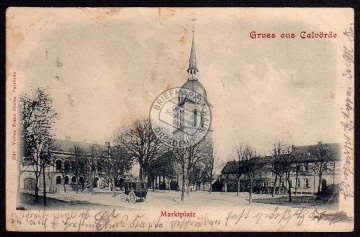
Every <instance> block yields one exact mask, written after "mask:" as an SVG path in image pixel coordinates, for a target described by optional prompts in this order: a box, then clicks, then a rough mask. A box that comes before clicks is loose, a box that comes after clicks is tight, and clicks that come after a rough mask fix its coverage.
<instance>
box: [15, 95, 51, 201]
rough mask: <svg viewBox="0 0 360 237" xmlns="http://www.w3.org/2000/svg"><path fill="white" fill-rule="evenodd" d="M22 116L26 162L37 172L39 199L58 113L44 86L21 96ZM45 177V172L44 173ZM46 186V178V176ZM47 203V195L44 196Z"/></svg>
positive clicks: (36, 193)
mask: <svg viewBox="0 0 360 237" xmlns="http://www.w3.org/2000/svg"><path fill="white" fill-rule="evenodd" d="M20 116H21V129H22V132H21V134H22V140H23V145H24V147H23V149H24V159H25V160H24V161H25V162H23V164H24V163H26V164H27V165H31V166H32V167H33V170H34V174H35V201H36V202H38V201H39V185H38V184H39V177H40V173H41V171H43V172H44V171H45V167H46V166H47V165H48V164H49V162H50V159H49V150H50V147H49V146H50V144H51V137H52V134H51V131H52V129H53V125H54V123H55V119H56V116H57V113H56V112H55V111H54V109H53V106H52V99H51V98H50V96H49V95H48V94H47V93H46V92H45V90H44V89H42V88H37V89H36V90H35V93H34V95H33V97H32V98H30V97H29V96H28V95H23V96H21V98H20ZM44 177H45V174H44ZM44 187H45V178H44ZM45 192H46V188H44V195H46V194H45ZM44 204H46V196H45V198H44Z"/></svg>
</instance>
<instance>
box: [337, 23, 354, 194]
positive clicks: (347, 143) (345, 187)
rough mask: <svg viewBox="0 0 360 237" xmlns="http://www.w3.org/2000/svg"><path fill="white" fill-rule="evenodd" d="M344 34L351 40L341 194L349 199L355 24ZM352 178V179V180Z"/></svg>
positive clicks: (343, 109) (347, 51)
mask: <svg viewBox="0 0 360 237" xmlns="http://www.w3.org/2000/svg"><path fill="white" fill-rule="evenodd" d="M343 34H344V35H345V36H346V38H347V39H348V40H349V42H350V44H349V45H346V46H345V45H344V46H343V55H342V56H343V59H344V65H345V70H344V72H343V73H342V76H343V77H346V78H347V79H348V80H346V81H345V83H346V84H349V86H347V89H346V97H345V102H344V106H343V107H341V108H340V112H341V115H342V121H341V122H340V123H341V126H342V128H343V129H344V133H343V139H344V140H343V144H342V147H343V154H344V155H345V162H344V163H343V165H342V167H341V170H342V174H343V181H342V183H341V185H340V193H341V194H342V195H343V197H344V198H345V199H346V198H347V197H353V196H354V191H353V190H354V189H353V187H352V185H351V182H352V180H353V177H354V172H353V149H354V148H353V136H352V135H353V132H354V119H353V115H354V112H353V110H354V100H353V95H354V93H353V77H354V76H353V65H354V49H353V42H354V30H353V24H350V27H349V28H347V29H345V30H344V31H343ZM350 177H351V178H350Z"/></svg>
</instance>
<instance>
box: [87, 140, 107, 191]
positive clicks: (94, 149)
mask: <svg viewBox="0 0 360 237" xmlns="http://www.w3.org/2000/svg"><path fill="white" fill-rule="evenodd" d="M102 153H103V152H102V149H101V146H100V145H98V144H92V145H91V146H90V147H89V156H88V157H87V166H88V167H89V169H90V172H89V174H88V175H87V182H88V183H89V185H88V186H89V188H90V190H91V191H94V180H95V175H96V171H97V168H98V165H99V162H100V159H101V155H102Z"/></svg>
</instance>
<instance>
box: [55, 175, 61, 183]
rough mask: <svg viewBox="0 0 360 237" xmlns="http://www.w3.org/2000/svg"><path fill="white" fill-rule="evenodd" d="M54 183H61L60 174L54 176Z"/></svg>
mask: <svg viewBox="0 0 360 237" xmlns="http://www.w3.org/2000/svg"><path fill="white" fill-rule="evenodd" d="M56 184H61V177H60V176H56Z"/></svg>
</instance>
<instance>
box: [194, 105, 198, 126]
mask: <svg viewBox="0 0 360 237" xmlns="http://www.w3.org/2000/svg"><path fill="white" fill-rule="evenodd" d="M196 126H197V110H196V109H194V127H196Z"/></svg>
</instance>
